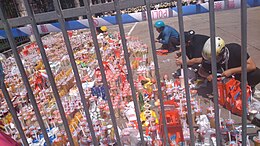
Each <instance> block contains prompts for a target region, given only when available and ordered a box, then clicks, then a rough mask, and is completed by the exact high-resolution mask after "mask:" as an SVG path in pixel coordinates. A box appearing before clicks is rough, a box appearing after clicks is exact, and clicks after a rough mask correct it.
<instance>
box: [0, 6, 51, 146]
mask: <svg viewBox="0 0 260 146" xmlns="http://www.w3.org/2000/svg"><path fill="white" fill-rule="evenodd" d="M2 7H3V5H2V3H0V18H1V20H2V22H3V24H4V29H5V31H6V35H7V38H8V41H9V43H10V46H11V49H12V52H13V54H14V58H15V61H16V64H17V66H18V69H19V71H20V73H21V76H22V80H23V83H24V85H25V88H26V90H27V92H28V96H29V98H30V101H31V103H32V106H33V110H34V112H35V115H36V118H37V121H38V123H39V126H40V128H41V130H42V133H43V136H44V139H45V141H46V144H47V145H50V144H51V143H50V140H49V137H48V134H47V132H46V127H45V126H44V122H43V120H42V117H41V114H40V111H39V108H38V106H37V103H36V100H35V97H34V95H33V91H32V89H31V86H30V83H29V81H28V78H27V75H26V73H25V70H24V67H23V63H22V60H21V58H20V56H19V54H18V52H17V46H16V43H15V40H14V37H13V34H12V31H11V27H10V25H9V23H8V22H7V19H6V18H5V15H4V13H3V9H2Z"/></svg>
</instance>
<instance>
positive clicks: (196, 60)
mask: <svg viewBox="0 0 260 146" xmlns="http://www.w3.org/2000/svg"><path fill="white" fill-rule="evenodd" d="M175 58H176V64H177V65H182V59H181V58H180V57H175ZM186 58H187V65H189V66H191V65H193V64H199V63H201V62H202V58H192V59H189V58H188V57H187V56H186Z"/></svg>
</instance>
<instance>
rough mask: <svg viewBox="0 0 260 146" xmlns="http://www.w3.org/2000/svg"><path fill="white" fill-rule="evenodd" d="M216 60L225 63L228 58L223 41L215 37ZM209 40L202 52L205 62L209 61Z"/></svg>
mask: <svg viewBox="0 0 260 146" xmlns="http://www.w3.org/2000/svg"><path fill="white" fill-rule="evenodd" d="M215 39H216V41H215V42H216V60H217V62H218V63H219V62H221V63H223V62H225V61H226V59H227V57H228V50H227V48H226V47H225V41H224V40H223V39H222V38H221V37H216V38H215ZM211 56H212V54H211V40H210V38H209V39H208V40H207V41H206V42H205V44H204V47H203V50H202V57H203V58H204V59H205V60H207V61H211Z"/></svg>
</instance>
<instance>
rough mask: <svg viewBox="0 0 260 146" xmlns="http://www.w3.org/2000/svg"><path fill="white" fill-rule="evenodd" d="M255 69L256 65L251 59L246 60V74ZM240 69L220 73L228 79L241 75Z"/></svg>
mask: <svg viewBox="0 0 260 146" xmlns="http://www.w3.org/2000/svg"><path fill="white" fill-rule="evenodd" d="M255 69H256V65H255V63H254V61H253V59H252V58H251V57H249V58H248V59H247V72H251V71H253V70H255ZM241 72H242V67H241V66H240V67H236V68H230V69H228V70H225V71H224V72H223V73H222V76H225V77H229V76H231V75H233V74H241Z"/></svg>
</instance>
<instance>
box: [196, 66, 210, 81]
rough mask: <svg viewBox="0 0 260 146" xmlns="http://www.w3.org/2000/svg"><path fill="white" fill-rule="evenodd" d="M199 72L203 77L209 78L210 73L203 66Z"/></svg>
mask: <svg viewBox="0 0 260 146" xmlns="http://www.w3.org/2000/svg"><path fill="white" fill-rule="evenodd" d="M198 73H199V75H200V76H201V77H203V78H207V77H208V76H209V75H210V74H209V73H208V72H207V71H206V70H205V69H204V68H203V67H201V68H200V69H199V72H198Z"/></svg>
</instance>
